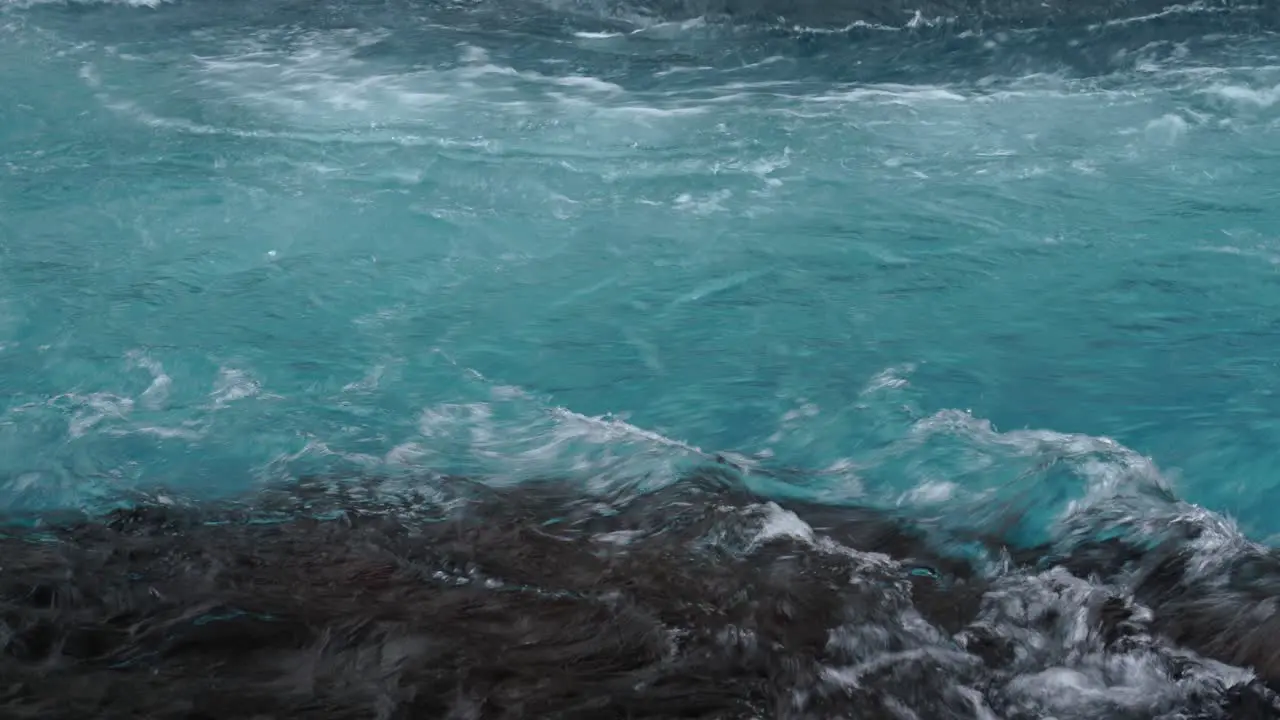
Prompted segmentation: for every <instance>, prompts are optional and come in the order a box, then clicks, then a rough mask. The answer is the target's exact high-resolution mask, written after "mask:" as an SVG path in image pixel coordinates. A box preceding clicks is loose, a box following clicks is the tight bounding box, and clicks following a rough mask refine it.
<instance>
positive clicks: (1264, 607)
mask: <svg viewBox="0 0 1280 720" xmlns="http://www.w3.org/2000/svg"><path fill="white" fill-rule="evenodd" d="M353 480H354V481H353V482H344V481H340V480H338V479H334V478H329V479H324V478H316V479H307V480H303V481H301V482H297V483H290V484H286V485H280V486H276V487H274V488H272V489H270V490H269V491H268V492H267V493H265V494H264V495H260V496H258V497H257V498H246V499H242V500H241V501H240V502H238V503H233V504H230V505H226V504H222V505H219V504H210V503H204V504H197V505H189V506H182V505H175V504H173V503H163V504H157V503H150V504H143V505H139V506H136V507H133V508H131V509H127V510H121V511H117V512H115V513H112V514H111V515H110V516H108V517H105V518H100V519H92V520H88V521H85V520H74V519H67V520H63V521H60V522H47V523H45V524H44V525H43V526H42V527H40V528H36V529H32V530H22V529H15V528H10V529H9V531H8V532H7V533H5V534H4V535H0V547H2V548H3V550H4V556H5V578H6V580H5V584H4V585H3V586H0V608H3V610H4V612H5V617H6V628H7V629H8V631H9V632H8V634H7V636H6V638H5V640H4V642H5V645H6V650H7V652H6V653H5V654H4V655H2V656H0V669H2V670H3V672H4V673H5V675H6V677H8V678H10V679H11V681H12V682H11V687H10V689H9V690H8V694H7V695H5V696H0V703H3V705H4V706H5V707H6V715H7V716H8V717H15V718H23V717H60V716H83V715H84V714H86V713H89V714H98V715H102V714H103V713H106V714H108V715H113V714H120V715H124V714H129V713H133V714H145V715H148V716H151V717H170V716H172V717H178V716H185V715H186V713H187V709H188V708H190V707H192V704H193V703H198V707H200V708H201V710H202V711H203V712H205V713H210V714H212V715H215V716H223V715H225V716H236V715H244V714H246V713H248V712H255V713H263V712H270V713H273V714H277V715H293V714H298V713H302V712H304V711H305V712H306V714H307V716H309V717H317V718H330V717H332V718H338V717H352V716H356V715H362V714H364V713H367V712H373V711H374V709H377V710H378V712H379V713H381V714H382V715H384V716H387V717H398V716H404V717H419V716H422V717H508V716H524V715H528V714H533V715H539V716H546V715H551V714H555V715H557V716H560V717H581V718H588V717H592V718H598V717H629V718H660V717H672V716H677V715H678V716H683V717H688V716H703V717H749V716H754V717H761V716H769V717H778V718H795V719H797V720H799V719H802V718H804V719H808V718H815V719H816V718H836V717H885V718H889V717H895V718H896V717H936V718H965V719H972V720H986V719H988V718H993V717H1004V718H1018V719H1022V718H1028V719H1030V718H1035V717H1046V716H1049V715H1052V716H1054V717H1058V718H1071V719H1075V718H1079V719H1081V720H1083V719H1084V718H1090V719H1094V718H1117V719H1121V718H1136V717H1143V718H1164V719H1167V720H1173V719H1174V718H1201V719H1203V720H1211V719H1217V718H1223V719H1225V718H1234V719H1235V720H1244V719H1246V718H1274V717H1280V699H1278V698H1277V696H1276V695H1275V693H1274V690H1273V688H1274V687H1275V686H1276V684H1277V683H1280V669H1278V668H1277V666H1276V664H1275V662H1274V659H1273V655H1274V642H1275V637H1276V633H1277V628H1276V622H1275V611H1274V608H1273V606H1272V605H1269V604H1268V603H1270V602H1271V601H1270V599H1269V598H1267V597H1266V596H1265V595H1264V593H1265V592H1266V591H1267V589H1268V588H1271V587H1273V586H1276V585H1277V584H1280V559H1278V558H1277V556H1275V555H1274V554H1273V553H1269V552H1265V551H1257V550H1251V549H1248V548H1245V549H1237V550H1235V551H1232V552H1227V553H1222V552H1220V553H1218V554H1217V555H1216V556H1212V557H1210V556H1208V555H1206V553H1204V552H1202V551H1201V550H1200V549H1197V548H1194V547H1192V546H1191V545H1190V544H1188V543H1183V544H1182V545H1179V546H1169V545H1166V546H1163V547H1161V548H1155V549H1151V548H1145V547H1142V546H1140V545H1135V544H1131V543H1124V542H1117V541H1114V540H1112V541H1102V542H1093V543H1091V544H1088V545H1082V546H1079V547H1077V548H1074V549H1073V550H1072V551H1069V552H1062V551H1061V550H1062V549H1061V548H1059V549H1057V551H1056V552H1055V551H1054V550H1045V549H1028V548H1021V547H1019V546H1018V545H1017V544H1016V543H1015V544H1012V545H1008V544H1006V545H1003V546H1002V547H1001V548H1000V549H999V551H1000V552H1001V553H1002V558H1003V559H1002V560H1001V561H1000V562H996V563H990V562H988V563H985V564H984V563H981V562H973V561H968V560H965V559H963V558H957V557H956V556H955V555H954V554H952V553H949V552H948V551H947V548H945V547H942V548H940V547H937V546H935V545H932V544H930V543H929V542H928V541H927V539H925V538H924V537H922V536H921V535H920V534H919V533H918V532H916V531H915V530H913V529H912V527H911V526H910V525H909V524H904V523H903V522H901V521H900V520H898V519H896V518H894V517H892V516H890V515H886V514H884V513H881V512H877V511H874V510H868V509H865V508H857V507H839V508H837V507H830V506H820V505H815V504H812V503H803V502H795V501H786V500H781V501H775V500H771V499H768V498H766V497H761V496H759V495H757V494H755V493H753V492H751V491H750V490H749V489H747V488H745V487H744V486H742V485H741V484H740V483H739V482H737V481H736V480H735V478H734V477H733V475H732V473H728V472H726V471H724V470H723V469H721V468H715V467H713V468H704V469H700V470H695V471H693V472H691V473H689V474H687V475H686V476H685V477H683V478H682V479H681V480H680V481H679V482H676V483H673V484H671V485H669V486H668V487H666V488H663V489H662V490H658V491H654V492H650V493H645V494H642V495H639V496H629V497H619V496H616V495H615V496H608V495H605V496H601V495H596V496H588V497H584V496H583V494H582V492H581V487H580V485H579V483H578V482H575V481H574V479H573V478H564V479H548V480H543V481H540V482H536V483H527V484H523V485H520V486H514V487H503V488H494V487H492V486H490V485H487V484H485V483H483V482H477V478H461V477H442V476H432V477H427V476H423V477H420V478H419V483H418V485H417V487H415V488H412V489H410V490H408V491H407V492H406V493H404V494H402V495H400V498H399V500H398V501H397V500H395V499H393V497H392V496H391V495H389V494H387V493H385V492H382V488H380V487H379V486H380V482H379V481H378V480H377V478H374V477H367V478H363V479H358V478H357V479H353ZM1193 536H1194V533H1192V534H1190V535H1187V536H1186V539H1187V540H1189V541H1190V540H1192V539H1193ZM33 541H34V542H33ZM1242 582H1247V583H1248V584H1247V585H1240V584H1239V583H1242ZM232 658H234V661H231V662H229V661H228V660H230V659H232ZM157 677H159V678H161V679H162V680H163V682H162V683H160V684H159V685H157V683H156V678H157ZM72 679H74V682H71V680H72ZM12 683H16V685H13V684H12ZM224 686H233V687H235V688H236V692H234V693H226V692H219V691H217V690H216V689H217V688H219V687H224ZM14 687H16V688H18V689H17V690H16V691H14V690H13V689H12V688H14ZM108 687H109V688H110V690H109V691H108V690H106V689H105V688H108ZM54 688H57V691H56V692H55V691H54ZM161 688H163V689H161ZM90 710H92V712H90Z"/></svg>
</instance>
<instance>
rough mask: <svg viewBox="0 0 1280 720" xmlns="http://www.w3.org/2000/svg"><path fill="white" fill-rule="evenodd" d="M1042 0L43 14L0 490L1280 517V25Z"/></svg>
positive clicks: (925, 516) (11, 83)
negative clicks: (296, 486) (672, 497)
mask: <svg viewBox="0 0 1280 720" xmlns="http://www.w3.org/2000/svg"><path fill="white" fill-rule="evenodd" d="M1032 5H1034V6H1035V7H1032ZM1037 8H1039V9H1037ZM721 10H728V11H729V12H730V13H731V14H732V17H729V18H726V17H724V16H722V15H716V14H714V13H717V12H719V11H721ZM1005 10H1007V12H1004V11H999V12H996V11H993V12H991V13H988V14H982V13H978V12H977V11H965V12H957V11H956V10H955V8H950V9H947V8H942V9H936V8H933V7H931V6H930V7H921V8H911V7H907V8H904V7H897V6H885V7H878V8H872V9H864V10H863V11H855V9H849V8H836V9H830V8H817V9H815V8H809V7H808V6H807V5H803V4H800V5H796V6H794V7H791V8H790V9H788V10H785V12H774V11H773V10H772V9H770V8H769V7H765V6H764V5H760V6H759V7H757V6H752V5H750V4H749V3H745V4H734V3H728V4H708V5H706V6H703V5H696V4H688V5H680V6H676V5H674V4H672V5H670V6H663V5H650V6H641V5H605V4H602V3H597V4H585V3H550V4H536V3H531V2H530V3H524V2H500V1H499V0H483V1H481V2H475V3H456V4H440V3H436V4H432V3H408V2H399V1H398V0H387V1H386V2H371V1H370V2H346V3H341V2H320V3H305V4H302V3H291V2H284V1H283V0H272V1H270V2H240V1H236V0H233V1H231V2H216V3H215V2H212V1H211V0H183V1H181V2H155V3H149V2H76V3H42V2H9V3H8V4H6V5H4V6H3V10H0V233H2V234H0V238H2V242H0V388H3V390H4V392H3V393H0V507H3V508H4V509H5V510H6V511H30V510H37V511H48V510H55V509H66V508H81V509H89V510H96V509H102V508H105V507H108V506H110V505H112V504H113V503H116V502H118V501H119V500H120V499H121V498H123V497H129V496H131V494H132V493H135V492H140V493H144V494H147V495H148V496H150V497H157V496H163V497H164V498H173V497H181V498H186V499H201V498H204V499H210V498H225V497H234V496H236V495H237V494H240V493H244V492H247V491H252V490H254V489H256V488H261V487H264V486H266V485H269V484H271V483H278V482H281V481H287V480H289V479H292V478H298V477H302V476H306V475H310V474H324V475H332V476H344V475H345V476H356V475H362V476H380V477H392V478H401V479H402V481H403V482H406V483H409V484H410V485H413V484H414V483H419V484H421V483H426V482H427V481H426V480H423V478H424V477H425V476H426V474H427V473H431V472H446V473H460V474H469V475H473V476H477V477H485V478H487V479H488V481H489V482H492V483H494V484H509V483H513V482H519V481H523V480H528V479H532V478H538V477H550V476H571V477H575V478H579V479H580V480H581V485H582V489H583V492H608V491H611V490H614V489H617V488H620V487H626V488H632V487H638V488H640V489H656V488H661V487H664V486H667V485H669V484H671V483H673V482H675V481H676V479H677V478H678V477H680V476H681V474H682V473H684V472H687V471H688V470H689V469H690V468H693V467H695V466H698V465H701V464H705V463H706V462H708V461H711V460H714V459H715V458H717V457H720V458H721V459H723V460H726V461H728V462H729V463H731V464H732V465H733V466H734V467H736V468H737V469H738V471H739V472H740V474H741V475H742V481H743V482H744V483H746V485H747V486H748V487H750V488H752V489H753V490H755V491H759V492H766V493H770V494H773V495H775V496H779V497H794V498H803V499H807V500H812V501H818V502H822V503H837V504H838V503H856V504H859V505H864V506H869V507H874V508H882V509H891V510H895V511H898V512H901V513H902V514H904V515H906V516H907V517H910V518H913V519H915V520H916V521H918V522H920V523H922V524H924V525H926V526H928V527H931V528H935V529H940V530H941V531H945V532H959V533H962V534H963V533H965V532H970V531H979V532H987V531H989V530H990V529H991V528H1000V529H1001V530H1000V531H1001V532H1005V533H1007V534H1008V535H1009V537H1013V538H1016V539H1018V540H1019V541H1023V542H1028V543H1034V542H1050V541H1051V542H1059V541H1062V539H1063V538H1069V537H1078V536H1079V535H1080V534H1081V533H1084V534H1088V533H1093V532H1101V531H1102V529H1104V528H1113V529H1114V527H1117V526H1118V527H1124V528H1127V530H1126V531H1125V532H1134V533H1137V534H1138V535H1140V536H1142V537H1149V538H1155V537H1158V536H1160V533H1161V532H1163V529H1164V528H1166V527H1167V526H1168V523H1169V522H1171V521H1173V520H1174V519H1182V520H1184V521H1186V520H1187V519H1188V518H1191V519H1194V520H1195V522H1201V523H1205V524H1206V527H1211V528H1213V533H1214V534H1213V537H1215V538H1218V540H1220V541H1221V543H1224V544H1225V545H1224V546H1229V547H1245V546H1249V545H1248V541H1253V542H1259V543H1263V544H1266V543H1268V542H1270V539H1271V538H1272V537H1273V536H1277V535H1278V534H1280V518H1278V516H1277V515H1276V513H1275V512H1274V510H1273V509H1272V508H1274V507H1275V506H1276V504H1277V503H1278V502H1280V482H1278V481H1277V476H1276V473H1275V472H1274V468H1275V467H1276V465H1277V459H1278V457H1277V452H1278V451H1277V448H1280V442H1277V440H1278V439H1280V423H1278V422H1277V418H1278V417H1280V396H1278V395H1277V392H1280V375H1277V364H1276V360H1275V356H1276V353H1275V351H1276V348H1277V342H1276V341H1277V338H1278V337H1280V324H1277V320H1276V313H1275V308H1276V307H1277V305H1278V304H1280V290H1278V289H1277V288H1280V285H1278V284H1277V283H1278V282H1280V276H1278V275H1277V272H1278V263H1280V211H1278V210H1277V209H1276V208H1277V207H1278V205H1277V201H1278V200H1280V191H1277V189H1276V188H1278V187H1280V44H1278V42H1277V36H1276V34H1275V31H1274V28H1275V27H1276V23H1277V18H1276V15H1275V10H1274V8H1273V7H1272V6H1271V5H1269V4H1266V3H1263V4H1261V5H1257V6H1254V5H1245V4H1241V3H1197V4H1191V5H1176V6H1168V7H1165V6H1164V5H1163V4H1161V3H1145V4H1131V5H1129V6H1126V7H1125V8H1121V9H1117V8H1115V7H1112V6H1110V5H1105V4H1101V3H1098V4H1094V5H1089V6H1087V7H1084V6H1081V7H1079V8H1077V9H1076V10H1071V11H1069V10H1059V9H1054V8H1052V7H1051V6H1049V5H1047V4H1044V5H1042V4H1039V3H1035V4H1027V6H1026V7H1023V6H1021V5H1011V7H1010V8H1006V9H1005ZM786 12H790V13H792V14H791V15H790V16H784V17H779V16H780V15H785V13H786ZM415 478H416V479H415ZM1098 518H1107V520H1106V521H1105V522H1103V521H1101V520H1098ZM1100 522H1101V523H1102V524H1101V525H1099V524H1098V523H1100ZM1081 528H1083V529H1081ZM1206 542H1207V541H1206ZM1249 547H1252V546H1249ZM1064 682H1065V680H1064ZM1059 712H1061V710H1060V709H1059Z"/></svg>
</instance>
